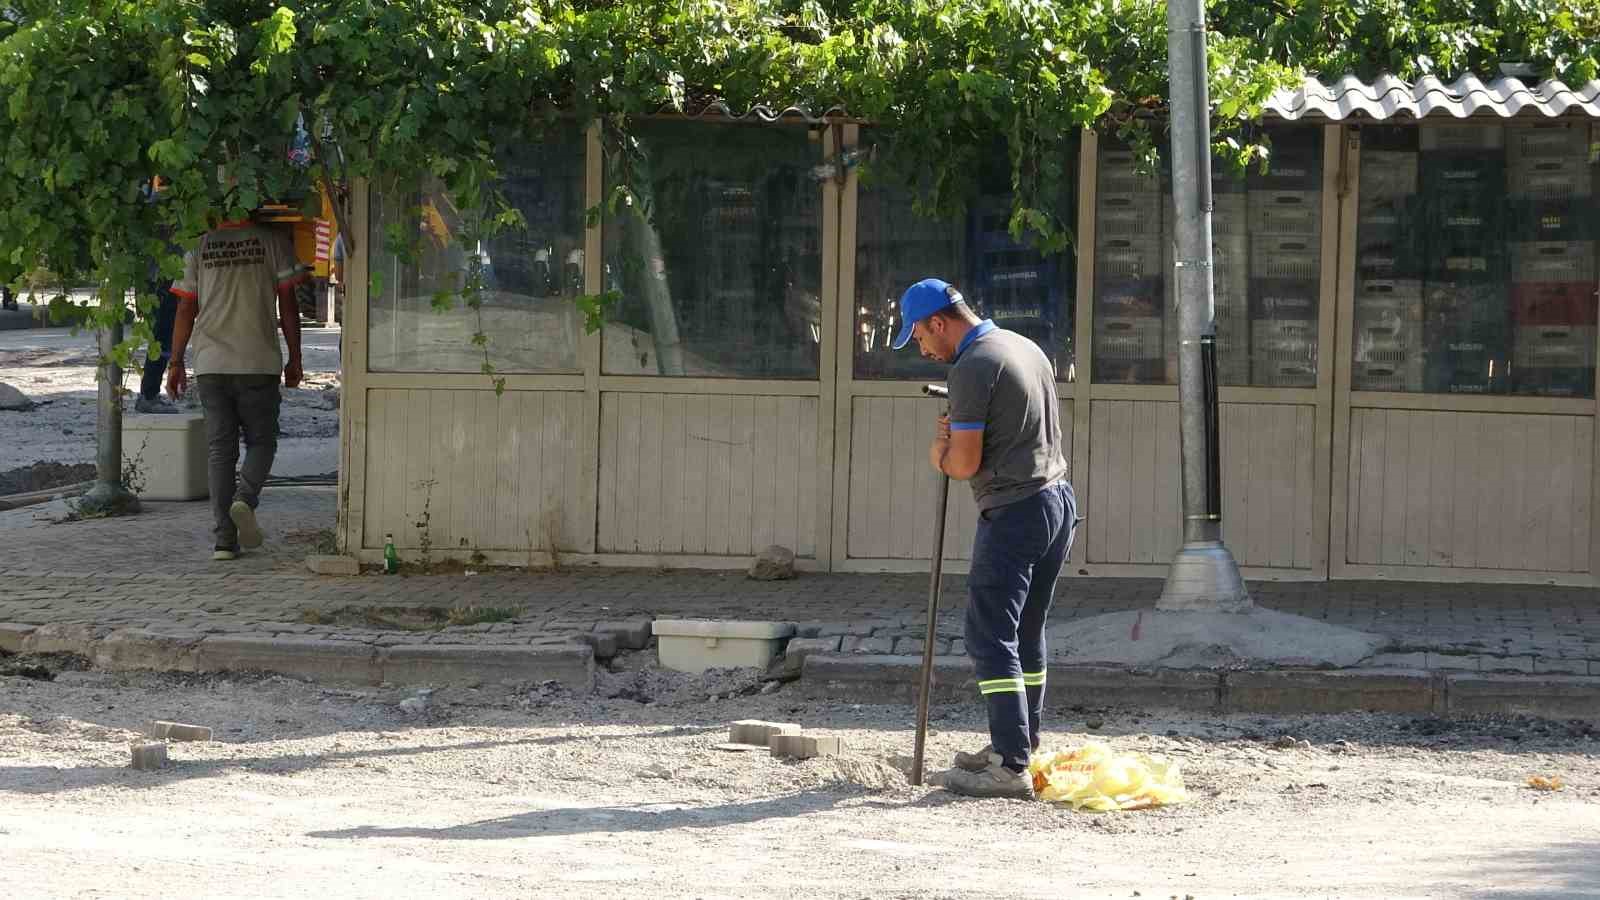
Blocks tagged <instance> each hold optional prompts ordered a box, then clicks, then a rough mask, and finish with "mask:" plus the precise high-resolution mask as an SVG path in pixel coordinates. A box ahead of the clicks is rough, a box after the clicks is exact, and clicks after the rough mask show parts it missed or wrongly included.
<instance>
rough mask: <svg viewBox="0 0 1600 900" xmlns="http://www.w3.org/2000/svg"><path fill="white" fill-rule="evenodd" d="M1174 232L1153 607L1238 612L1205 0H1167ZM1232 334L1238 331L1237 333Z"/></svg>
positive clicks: (1240, 597)
mask: <svg viewBox="0 0 1600 900" xmlns="http://www.w3.org/2000/svg"><path fill="white" fill-rule="evenodd" d="M1167 72H1168V76H1169V78H1170V81H1171V87H1170V90H1169V94H1170V99H1171V109H1172V199H1173V201H1174V204H1173V205H1174V208H1175V209H1176V212H1177V221H1176V222H1175V223H1174V228H1173V233H1174V237H1175V238H1176V240H1177V247H1176V252H1175V254H1174V257H1175V259H1176V263H1175V271H1173V272H1171V273H1169V275H1170V277H1173V278H1175V279H1177V282H1176V284H1177V290H1176V291H1175V295H1176V297H1177V303H1178V310H1177V312H1178V322H1179V329H1178V336H1179V338H1180V341H1181V343H1180V344H1179V346H1178V415H1179V434H1180V437H1181V439H1182V456H1183V547H1182V548H1181V549H1180V550H1179V551H1178V555H1177V556H1176V557H1175V558H1174V559H1173V561H1172V568H1171V570H1170V572H1169V573H1168V575H1167V584H1166V586H1165V587H1164V588H1163V589H1162V591H1161V599H1160V600H1159V601H1157V602H1156V609H1159V610H1191V611H1210V612H1238V611H1242V610H1245V609H1249V608H1250V595H1249V594H1248V593H1246V591H1245V587H1244V580H1243V579H1242V578H1240V577H1239V566H1238V563H1236V562H1235V561H1234V559H1233V554H1231V553H1229V552H1228V548H1227V547H1225V546H1223V544H1222V480H1221V477H1220V473H1221V467H1220V465H1219V462H1218V447H1217V412H1218V407H1217V360H1216V339H1217V337H1216V336H1217V325H1216V310H1215V305H1214V304H1215V295H1214V293H1213V285H1212V254H1211V210H1212V202H1211V98H1210V94H1209V91H1208V89H1207V87H1206V26H1205V0H1168V3H1167ZM1238 337H1242V335H1241V336H1238Z"/></svg>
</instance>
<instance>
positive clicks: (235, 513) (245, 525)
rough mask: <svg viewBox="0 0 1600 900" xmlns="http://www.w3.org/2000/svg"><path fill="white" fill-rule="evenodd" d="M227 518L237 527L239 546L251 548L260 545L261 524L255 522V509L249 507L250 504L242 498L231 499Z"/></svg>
mask: <svg viewBox="0 0 1600 900" xmlns="http://www.w3.org/2000/svg"><path fill="white" fill-rule="evenodd" d="M228 518H230V519H232V520H233V524H234V527H235V528H238V529H239V546H241V547H249V548H252V549H253V548H255V547H259V546H261V539H262V538H261V526H260V525H258V524H256V511H255V510H253V509H251V508H250V504H248V503H246V502H244V501H243V500H235V501H233V505H232V506H230V507H228Z"/></svg>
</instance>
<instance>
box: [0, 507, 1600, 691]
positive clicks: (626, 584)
mask: <svg viewBox="0 0 1600 900" xmlns="http://www.w3.org/2000/svg"><path fill="white" fill-rule="evenodd" d="M334 498H335V490H334V489H333V488H332V487H300V486H296V487H273V488H269V489H268V492H267V493H266V494H265V495H264V500H263V506H262V521H263V524H264V526H265V527H266V528H267V530H268V534H269V542H268V545H267V546H266V547H264V548H263V549H262V551H260V552H257V553H254V554H250V555H247V556H246V557H244V558H243V559H241V560H238V561H235V562H233V563H213V562H211V561H210V559H209V547H210V535H209V528H210V521H209V510H208V507H207V506H206V504H204V503H203V502H202V503H151V504H147V508H146V511H145V512H144V513H143V514H141V515H139V516H136V517H131V518H126V519H115V520H97V521H65V522H63V521H59V519H60V517H61V516H62V515H63V514H64V510H63V509H62V508H60V507H57V506H43V507H30V508H26V509H21V510H14V511H11V512H6V513H0V622H16V623H27V624H33V625H45V624H76V625H82V626H88V627H90V628H91V629H93V630H94V631H95V632H96V633H109V632H110V631H114V630H117V629H122V628H150V629H165V630H176V631H182V632H200V633H209V634H219V633H233V632H248V633H256V634H308V635H323V636H336V637H343V638H345V639H354V640H365V641H369V642H383V643H393V642H421V641H429V642H442V643H478V642H483V643H496V644H503V643H526V642H530V641H538V640H540V639H541V638H547V637H548V636H549V635H550V634H551V633H552V632H575V631H581V632H588V631H591V630H592V629H593V627H594V623H597V622H602V621H617V620H622V619H628V618H634V617H639V616H646V617H667V616H671V617H694V618H702V617H704V618H739V619H767V620H779V621H792V622H796V623H799V624H800V625H801V629H800V634H801V635H802V636H823V637H829V638H832V637H838V638H839V641H840V645H839V649H841V650H844V651H846V652H848V651H852V650H853V651H858V652H871V653H889V652H898V653H919V652H920V651H921V635H922V633H923V628H924V627H925V626H924V624H923V622H924V620H923V616H924V610H925V609H926V602H927V601H926V589H927V582H926V578H925V577H924V576H920V575H836V574H806V575H802V576H801V577H800V578H798V579H795V580H793V581H787V582H753V581H750V580H748V579H746V578H745V577H744V576H743V574H742V573H739V572H704V571H669V572H658V571H655V570H641V569H595V568H573V569H563V570H560V571H533V572H528V571H486V572H483V573H481V574H477V575H473V576H468V575H465V574H463V573H461V572H459V571H457V572H456V573H454V574H437V575H414V576H384V575H381V574H368V575H363V576H360V577H347V578H339V577H320V576H316V575H312V574H311V573H310V572H308V571H307V570H306V569H305V566H304V558H305V557H306V556H307V555H309V554H311V553H316V552H326V550H325V548H324V549H323V550H319V549H318V545H319V543H322V542H325V541H328V540H331V533H332V531H331V529H332V526H333V524H334ZM1160 589H1161V584H1160V582H1159V581H1156V580H1152V579H1108V578H1096V579H1091V578H1071V579H1068V580H1066V581H1064V582H1062V585H1061V588H1060V589H1059V590H1058V592H1057V601H1056V608H1055V611H1054V613H1053V614H1052V620H1053V622H1054V623H1056V624H1057V625H1059V624H1061V623H1064V622H1066V621H1068V620H1070V619H1073V618H1078V617H1084V616H1093V615H1097V614H1100V613H1105V612H1115V611H1122V610H1130V609H1138V608H1141V607H1149V606H1150V605H1152V604H1153V603H1154V602H1155V599H1156V597H1157V595H1158V594H1159V592H1160ZM1251 590H1252V593H1253V596H1254V597H1255V600H1256V602H1257V603H1259V604H1260V605H1262V606H1265V607H1269V608H1272V609H1276V610H1280V611H1283V612H1289V613H1296V614H1300V615H1305V616H1310V617H1312V618H1316V619H1321V620H1324V621H1328V622H1333V623H1337V624H1342V625H1349V626H1352V627H1356V628H1361V629H1366V630H1370V631H1374V632H1377V633H1380V634H1384V635H1386V636H1388V637H1390V638H1391V639H1392V641H1393V646H1392V647H1391V648H1390V649H1389V652H1388V653H1387V654H1386V655H1385V656H1382V657H1379V658H1377V659H1375V660H1374V662H1375V663H1376V664H1380V665H1383V664H1393V665H1405V666H1409V667H1412V668H1432V669H1478V670H1484V671H1521V672H1552V673H1564V674H1576V675H1597V676H1600V592H1597V591H1595V590H1592V589H1587V588H1562V587H1548V586H1527V585H1436V584H1410V583H1374V582H1332V583H1309V584H1308V583H1280V582H1257V583H1254V584H1252V585H1251ZM964 597H965V585H964V578H963V577H961V576H952V577H949V578H948V579H947V581H946V584H945V605H944V608H943V609H942V610H941V615H940V626H939V634H940V638H941V640H940V645H941V646H940V648H939V649H940V651H941V652H956V653H959V652H961V647H960V645H959V644H958V643H955V641H957V640H958V639H959V636H960V632H961V615H960V606H961V604H962V603H963V602H964ZM388 606H394V607H415V606H431V607H437V606H493V607H509V608H516V609H518V610H520V612H519V613H518V614H517V615H516V617H515V618H514V619H512V620H511V621H506V622H498V623H494V624H478V625H469V626H464V627H453V628H448V629H445V630H444V631H441V632H437V633H429V634H408V635H393V634H391V635H385V634H384V633H383V632H381V631H377V630H372V629H365V628H354V627H352V626H351V625H348V624H346V625H324V624H312V622H314V621H316V619H317V617H316V616H313V615H308V612H307V611H308V610H317V611H321V612H323V613H328V612H330V611H334V610H338V609H341V608H347V607H388Z"/></svg>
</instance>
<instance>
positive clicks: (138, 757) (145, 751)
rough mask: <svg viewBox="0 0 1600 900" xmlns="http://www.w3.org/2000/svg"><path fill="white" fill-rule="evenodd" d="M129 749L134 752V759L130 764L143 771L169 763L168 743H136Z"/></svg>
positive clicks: (159, 767)
mask: <svg viewBox="0 0 1600 900" xmlns="http://www.w3.org/2000/svg"><path fill="white" fill-rule="evenodd" d="M129 749H130V750H131V751H132V753H133V761H132V762H130V763H129V765H131V766H133V767H134V768H135V769H138V770H139V771H141V772H148V771H152V770H154V769H161V768H165V767H166V765H167V745H166V744H134V745H132V746H131V747H130V748H129Z"/></svg>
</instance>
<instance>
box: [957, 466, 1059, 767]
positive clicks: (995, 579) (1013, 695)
mask: <svg viewBox="0 0 1600 900" xmlns="http://www.w3.org/2000/svg"><path fill="white" fill-rule="evenodd" d="M1077 523H1078V500H1077V497H1076V496H1075V495H1074V494H1073V492H1072V485H1071V484H1070V483H1068V482H1066V481H1059V482H1057V483H1055V484H1053V485H1051V486H1049V487H1047V488H1045V489H1044V490H1042V491H1040V492H1039V493H1037V494H1034V495H1033V496H1032V497H1029V498H1027V499H1025V500H1019V501H1017V502H1015V503H1010V504H1007V505H1005V506H1001V507H996V508H994V509H991V510H988V511H986V512H984V513H982V514H980V516H979V518H978V533H977V537H976V539H975V540H974V541H973V548H972V568H971V571H970V573H969V574H968V575H967V594H968V596H967V630H966V641H967V654H968V655H969V656H971V657H972V663H973V666H974V668H975V669H976V670H977V675H978V689H979V691H980V692H982V694H983V698H984V700H985V701H986V702H987V704H988V707H989V741H990V744H991V745H992V746H993V747H994V750H995V752H996V753H998V754H1000V756H1001V758H1002V760H1003V761H1004V765H1005V766H1006V767H1007V768H1009V769H1012V770H1014V771H1021V770H1022V769H1024V768H1026V767H1027V765H1028V755H1029V753H1030V752H1031V751H1032V750H1033V748H1035V747H1037V746H1038V745H1039V726H1040V721H1041V719H1042V718H1043V715H1044V687H1045V685H1044V682H1045V670H1046V667H1047V666H1046V658H1045V645H1044V625H1045V617H1046V616H1048V615H1049V613H1050V603H1051V601H1052V600H1053V599H1054V598H1055V590H1056V578H1057V576H1059V575H1060V574H1061V566H1062V564H1063V563H1064V562H1065V561H1066V558H1067V554H1068V553H1069V552H1070V551H1071V549H1072V537H1073V532H1074V531H1075V530H1076V529H1077Z"/></svg>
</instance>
